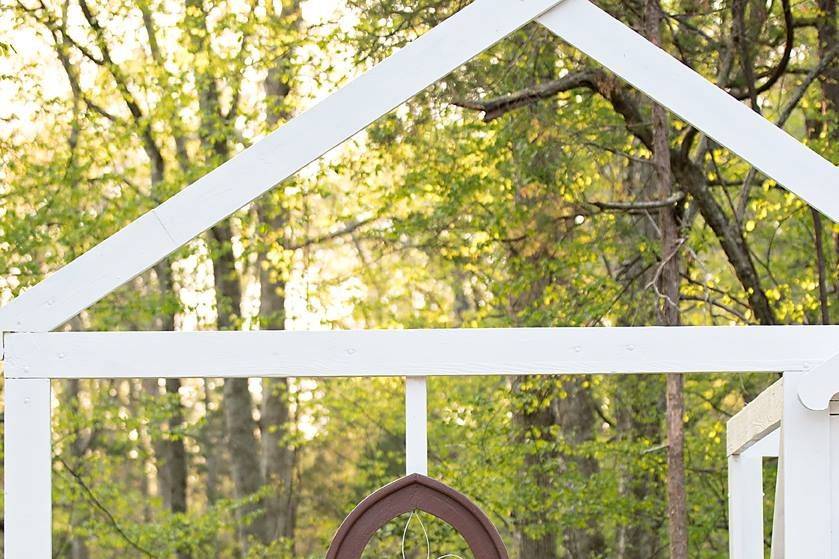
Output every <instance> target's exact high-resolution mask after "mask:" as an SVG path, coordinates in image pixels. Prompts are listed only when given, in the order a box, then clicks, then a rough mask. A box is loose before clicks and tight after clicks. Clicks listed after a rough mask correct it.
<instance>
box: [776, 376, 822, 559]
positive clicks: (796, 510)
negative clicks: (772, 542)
mask: <svg viewBox="0 0 839 559" xmlns="http://www.w3.org/2000/svg"><path fill="white" fill-rule="evenodd" d="M803 378H804V374H803V373H800V372H787V373H785V374H784V416H783V419H782V421H781V429H783V444H782V449H781V455H782V459H783V522H784V529H783V547H784V557H789V558H799V557H806V558H807V559H831V556H832V555H831V543H832V542H831V540H832V535H831V526H830V525H831V511H830V505H831V490H830V487H831V484H830V454H831V452H830V412H829V411H827V410H818V411H813V410H810V409H807V408H806V407H804V405H803V404H802V403H801V401H800V400H799V399H798V397H797V393H798V385H799V383H800V382H801V380H802V379H803Z"/></svg>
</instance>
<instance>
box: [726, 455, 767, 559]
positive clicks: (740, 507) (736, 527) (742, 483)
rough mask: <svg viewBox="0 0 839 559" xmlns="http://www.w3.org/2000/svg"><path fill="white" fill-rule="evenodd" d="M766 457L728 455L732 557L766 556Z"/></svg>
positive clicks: (729, 542)
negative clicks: (764, 526)
mask: <svg viewBox="0 0 839 559" xmlns="http://www.w3.org/2000/svg"><path fill="white" fill-rule="evenodd" d="M763 547H764V546H763V458H762V457H761V456H758V455H754V454H752V453H751V452H748V451H747V452H745V453H743V454H734V455H730V456H729V457H728V548H729V555H730V556H731V559H756V558H760V557H763V555H764V553H763Z"/></svg>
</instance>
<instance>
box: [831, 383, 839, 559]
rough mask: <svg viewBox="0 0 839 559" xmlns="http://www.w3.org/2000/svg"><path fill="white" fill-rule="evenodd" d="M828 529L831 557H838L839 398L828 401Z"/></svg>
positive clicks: (837, 558) (835, 558)
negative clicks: (829, 532)
mask: <svg viewBox="0 0 839 559" xmlns="http://www.w3.org/2000/svg"><path fill="white" fill-rule="evenodd" d="M830 512H831V516H830V530H831V536H832V538H831V546H832V547H831V551H832V552H833V559H839V400H836V399H834V400H831V402H830Z"/></svg>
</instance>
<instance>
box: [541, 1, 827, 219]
mask: <svg viewBox="0 0 839 559" xmlns="http://www.w3.org/2000/svg"><path fill="white" fill-rule="evenodd" d="M538 21H539V22H540V23H541V24H543V25H544V26H545V27H547V28H548V29H550V30H551V31H553V32H554V33H556V34H557V35H558V36H559V37H561V38H562V39H564V40H566V41H568V42H569V43H570V44H571V45H573V46H574V47H576V48H578V49H579V50H581V51H582V52H584V53H585V54H587V55H589V56H590V57H592V58H593V59H594V60H596V61H598V62H599V63H601V64H602V65H604V66H605V67H607V68H609V69H610V70H612V71H613V72H614V73H615V74H617V75H618V76H620V77H621V78H623V79H625V80H626V81H627V82H629V83H630V84H632V85H633V86H635V87H636V88H638V89H640V90H641V91H643V92H644V93H646V94H647V95H649V96H650V97H651V98H652V99H654V100H655V101H657V102H658V103H659V104H661V105H663V106H665V107H667V108H668V109H670V110H671V111H673V112H674V113H676V114H677V115H679V116H680V117H681V118H683V119H684V120H686V121H687V122H689V123H691V124H692V125H694V126H695V127H696V128H698V129H699V130H701V131H702V132H704V133H705V134H707V135H708V136H710V137H711V138H713V139H714V140H716V141H717V142H718V143H720V144H721V145H723V146H725V147H727V148H728V149H730V150H731V151H733V152H734V153H736V154H737V155H739V156H740V157H742V158H743V159H745V160H746V161H747V162H749V163H751V164H752V165H754V166H755V167H756V168H757V169H759V170H760V171H762V172H763V173H765V174H766V175H767V176H769V177H771V178H773V179H775V180H776V181H777V182H778V183H779V184H781V185H783V186H785V187H786V188H787V189H788V190H790V191H792V192H793V193H795V194H797V195H798V196H800V197H801V198H803V199H804V200H805V201H806V202H807V203H809V204H810V205H812V206H813V207H814V208H817V209H818V210H821V211H822V212H823V213H824V214H825V215H826V216H828V217H830V218H831V219H832V220H833V221H839V195H837V190H836V188H837V185H839V168H837V167H836V166H835V165H833V164H832V163H830V162H829V161H827V160H826V159H824V158H823V157H821V156H819V155H818V154H816V153H815V152H813V151H812V150H810V149H809V148H807V147H806V146H804V145H802V144H801V143H800V142H799V141H798V140H796V139H795V138H793V137H792V136H790V135H789V134H787V133H786V132H784V131H783V130H782V129H780V128H778V127H777V126H775V125H774V124H772V123H771V122H769V121H768V120H766V119H765V118H763V117H762V116H760V115H759V114H757V113H756V112H754V111H752V110H751V109H749V108H748V107H747V106H745V105H744V104H742V103H740V102H739V101H737V100H736V99H735V98H734V97H732V96H730V95H729V94H728V93H726V92H725V91H723V90H722V89H720V88H718V87H717V86H715V85H714V84H712V83H711V82H709V81H708V80H706V79H705V78H704V77H702V76H701V75H699V74H697V73H696V72H694V71H693V70H691V69H690V68H688V67H687V66H685V65H684V64H682V63H681V62H679V61H678V60H676V59H675V58H673V57H672V56H670V55H669V54H668V53H667V52H665V51H663V50H662V49H660V48H658V47H657V46H655V45H653V44H652V43H650V42H649V41H648V40H647V39H645V38H644V37H642V36H641V35H639V34H638V33H636V32H635V31H633V30H632V29H630V28H629V27H627V26H626V25H624V24H623V23H622V22H621V21H619V20H617V19H615V18H613V17H612V16H610V15H609V14H607V13H606V12H604V11H603V10H601V9H600V8H598V7H597V6H595V5H594V4H592V3H591V2H589V1H588V0H566V1H565V2H563V3H562V4H560V5H558V6H557V7H555V8H553V9H552V10H551V11H549V12H547V13H545V14H544V15H543V16H541V17H540V18H538Z"/></svg>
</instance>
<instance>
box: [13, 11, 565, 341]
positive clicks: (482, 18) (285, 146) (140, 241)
mask: <svg viewBox="0 0 839 559" xmlns="http://www.w3.org/2000/svg"><path fill="white" fill-rule="evenodd" d="M560 1H561V0H477V1H476V2H474V3H472V4H470V5H469V6H467V7H466V8H464V9H462V10H461V11H459V12H458V13H456V14H455V15H453V16H452V17H450V18H449V19H447V20H445V21H444V22H442V23H441V24H439V25H438V26H437V27H435V28H434V29H432V30H431V31H429V32H427V33H425V34H424V35H423V36H421V37H419V38H418V39H416V40H414V41H413V42H411V43H410V44H408V45H407V46H405V47H404V48H402V49H401V50H399V51H397V52H396V53H394V54H393V55H391V56H390V57H389V58H387V59H386V60H384V61H382V62H380V63H379V64H377V65H376V66H375V67H373V68H371V69H370V70H369V71H367V72H366V73H365V74H363V75H361V76H360V77H358V78H356V79H355V80H353V81H351V82H350V83H348V84H347V85H345V86H344V87H342V88H341V89H339V90H338V91H336V92H335V93H333V94H332V95H331V96H329V97H327V98H326V99H324V100H323V101H321V102H320V103H319V104H317V105H315V106H314V107H312V108H311V109H309V110H308V111H306V112H304V113H303V114H301V115H300V116H298V117H296V118H294V119H293V120H291V121H289V122H288V123H287V124H285V125H284V126H282V127H281V128H280V129H279V130H277V131H276V132H274V133H272V134H270V135H268V136H266V137H265V138H263V139H262V140H261V141H259V142H257V143H256V144H254V145H253V146H251V147H250V148H248V149H246V150H245V151H243V152H242V153H240V154H239V155H237V156H236V157H234V158H233V159H231V160H230V161H228V162H226V163H224V164H223V165H221V166H220V167H218V168H216V169H215V170H213V171H211V172H210V173H208V174H206V175H204V176H203V177H202V178H200V179H198V180H197V181H196V182H194V183H193V184H191V185H190V186H188V187H187V188H185V189H184V190H182V191H181V192H180V193H178V194H176V195H175V196H173V197H172V198H170V199H169V200H167V201H166V202H164V203H163V204H161V205H160V206H158V207H157V208H156V209H154V210H152V211H150V212H148V213H147V214H145V215H143V216H142V217H140V218H139V219H137V220H136V221H134V222H133V223H131V224H129V225H128V226H127V227H125V228H124V229H122V230H121V231H119V232H118V233H116V234H115V235H113V236H112V237H110V238H108V239H106V240H105V241H103V242H102V243H100V244H99V245H97V246H96V247H94V248H93V249H91V250H90V251H88V252H86V253H85V254H84V255H82V256H80V257H79V258H77V259H76V260H74V261H73V262H71V263H69V264H68V265H66V266H64V267H63V268H62V269H60V270H58V271H57V272H55V273H54V274H53V275H51V276H49V277H48V278H46V279H45V280H44V281H42V282H41V283H39V284H38V285H36V286H34V287H32V288H30V289H29V290H27V291H26V292H24V293H23V294H22V295H20V296H19V297H18V298H17V299H15V300H14V301H12V302H11V303H9V304H8V305H7V306H6V307H5V308H3V309H2V310H0V331H5V332H33V331H48V330H52V329H53V328H56V327H58V326H60V325H61V324H63V323H64V322H66V321H67V320H69V319H70V318H72V317H73V316H75V315H76V314H77V313H79V312H80V311H82V310H84V309H85V308H87V307H88V306H90V305H92V304H93V303H95V302H96V301H98V300H99V299H101V298H102V297H104V296H105V295H107V294H108V293H110V292H111V291H113V290H114V289H116V288H117V287H119V286H120V285H122V284H124V283H125V282H127V281H129V280H130V279H131V278H133V277H135V276H136V275H138V274H140V273H142V272H144V271H145V270H147V269H149V268H150V267H151V266H153V265H154V264H155V263H157V262H158V261H160V260H161V259H162V258H165V257H166V256H167V255H168V254H170V253H172V252H173V251H175V250H176V249H178V248H179V247H180V246H182V245H184V244H185V243H187V242H189V241H190V240H191V239H193V238H194V237H195V236H196V235H199V234H200V233H202V232H203V231H205V230H207V229H209V228H210V227H212V226H213V225H215V224H216V223H218V222H219V221H221V220H222V219H224V218H225V217H227V216H228V215H230V214H232V213H233V212H235V211H236V210H238V209H239V208H241V207H242V206H244V205H246V204H247V203H249V202H251V201H252V200H254V199H256V198H257V197H259V196H260V195H261V194H264V193H265V192H267V191H268V190H270V189H271V188H273V187H275V186H276V185H277V184H279V183H280V182H282V181H283V180H285V179H287V178H288V177H290V176H291V175H293V174H294V173H296V172H297V171H298V170H299V169H301V168H302V167H304V166H305V165H308V164H309V163H311V162H312V161H314V160H316V159H317V158H318V157H320V156H321V155H323V154H324V153H326V152H327V151H329V150H330V149H332V148H334V147H335V146H337V145H339V144H341V143H342V142H344V141H345V140H346V139H348V138H349V137H351V136H352V135H353V134H355V133H357V132H359V131H361V130H363V129H364V128H366V127H367V126H368V125H369V124H371V123H372V122H374V121H375V120H377V119H378V118H379V117H381V116H382V115H384V114H386V113H387V112H388V111H390V110H392V109H394V108H396V107H397V106H399V105H401V104H402V103H404V102H405V101H407V100H408V99H410V98H411V97H413V96H414V95H416V94H417V93H419V92H420V91H422V90H423V89H425V88H426V87H428V86H429V85H431V84H433V83H435V82H436V81H437V80H439V79H440V78H443V77H445V76H446V75H448V74H449V73H450V72H452V71H453V70H454V69H456V68H457V67H458V66H460V65H462V64H464V63H465V62H468V61H469V60H471V59H472V58H474V57H475V56H477V55H478V54H480V53H481V52H483V51H485V50H486V49H487V48H489V47H490V46H492V45H493V44H495V43H497V42H498V41H500V40H501V39H503V38H505V37H506V36H507V35H509V34H510V33H512V32H513V31H515V30H517V29H519V28H520V27H522V26H523V25H525V24H527V23H529V22H530V21H532V20H533V19H534V18H536V17H537V16H539V15H540V14H542V13H544V12H545V11H546V10H548V9H550V8H551V7H553V6H555V5H556V4H558V3H559V2H560Z"/></svg>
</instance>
